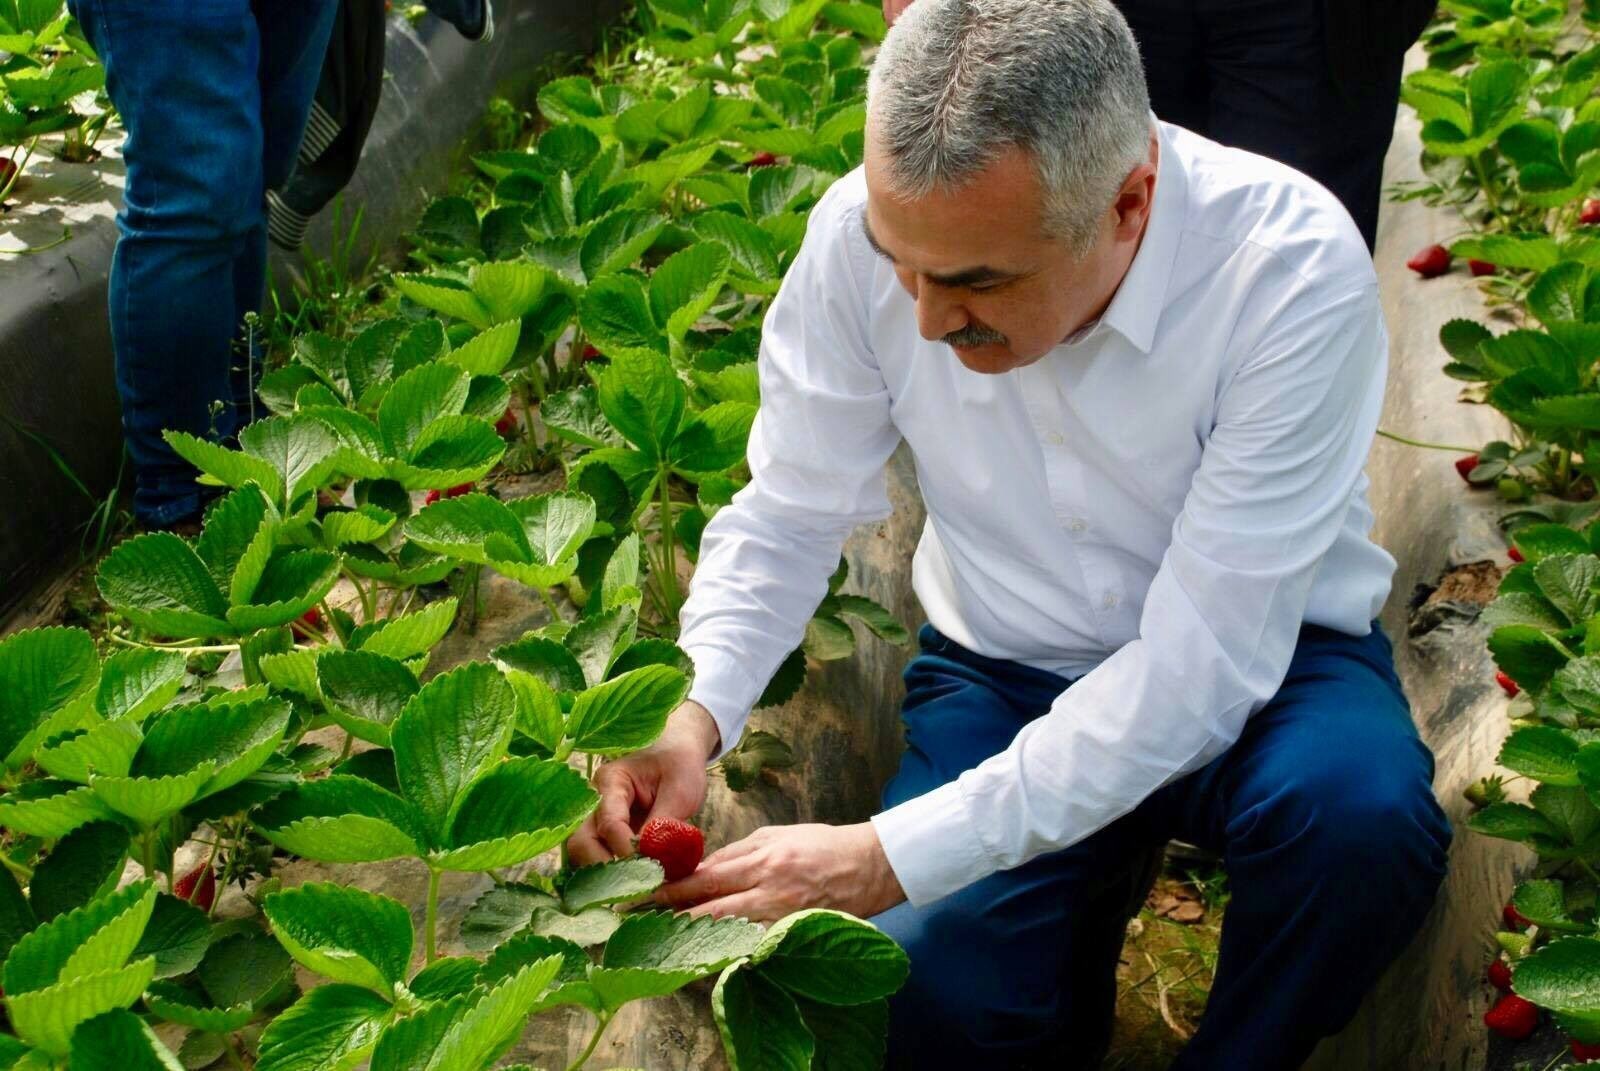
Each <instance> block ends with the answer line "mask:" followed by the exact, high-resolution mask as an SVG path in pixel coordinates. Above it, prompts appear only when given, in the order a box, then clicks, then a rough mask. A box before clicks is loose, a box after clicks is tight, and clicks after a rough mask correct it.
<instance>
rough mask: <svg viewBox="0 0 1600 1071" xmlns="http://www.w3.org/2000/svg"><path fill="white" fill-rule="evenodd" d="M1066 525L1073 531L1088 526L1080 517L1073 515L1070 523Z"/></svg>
mask: <svg viewBox="0 0 1600 1071" xmlns="http://www.w3.org/2000/svg"><path fill="white" fill-rule="evenodd" d="M1067 527H1068V528H1070V529H1072V530H1073V531H1074V532H1081V531H1083V530H1084V529H1086V528H1088V527H1089V526H1088V525H1087V524H1085V523H1083V518H1082V517H1074V518H1072V523H1071V524H1069V525H1067Z"/></svg>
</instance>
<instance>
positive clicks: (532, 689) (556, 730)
mask: <svg viewBox="0 0 1600 1071" xmlns="http://www.w3.org/2000/svg"><path fill="white" fill-rule="evenodd" d="M506 680H507V681H509V682H510V684H511V690H512V691H514V692H515V693H516V694H517V730H518V731H519V732H521V733H523V734H524V735H525V736H528V737H530V738H532V739H533V740H534V741H536V742H537V743H538V744H539V746H540V747H542V748H544V749H545V750H546V751H548V752H550V753H551V754H554V753H555V751H556V749H557V748H559V747H560V746H561V740H562V738H563V737H564V735H565V730H566V716H565V715H564V714H563V713H562V710H561V700H560V699H559V698H558V697H557V695H556V693H555V692H554V691H552V690H551V688H550V686H549V685H548V684H546V683H545V682H544V681H543V680H541V679H540V678H538V677H535V676H534V675H533V674H531V673H524V672H523V671H522V670H519V669H513V670H510V671H508V672H507V673H506Z"/></svg>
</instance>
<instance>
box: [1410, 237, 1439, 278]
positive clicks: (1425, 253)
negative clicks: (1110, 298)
mask: <svg viewBox="0 0 1600 1071" xmlns="http://www.w3.org/2000/svg"><path fill="white" fill-rule="evenodd" d="M1406 267H1408V268H1410V269H1411V270H1412V271H1414V272H1416V273H1417V274H1418V275H1420V276H1422V277H1423V278H1424V279H1432V278H1433V277H1434V276H1436V275H1443V274H1444V273H1445V272H1447V271H1449V270H1450V250H1448V249H1446V248H1445V247H1444V246H1442V245H1430V246H1428V248H1426V249H1423V250H1421V251H1419V252H1418V253H1417V255H1416V256H1414V257H1412V258H1411V259H1410V260H1408V261H1406Z"/></svg>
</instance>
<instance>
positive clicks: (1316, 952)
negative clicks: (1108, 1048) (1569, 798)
mask: <svg viewBox="0 0 1600 1071" xmlns="http://www.w3.org/2000/svg"><path fill="white" fill-rule="evenodd" d="M920 641H921V648H922V650H921V653H920V654H919V655H918V656H917V657H916V658H915V659H913V660H912V662H911V664H910V665H909V666H907V667H906V670H905V682H906V697H905V704H904V719H905V725H906V742H907V749H906V752H905V756H904V758H903V759H902V761H901V765H900V770H899V772H898V773H897V774H896V775H895V777H894V778H893V779H892V780H891V781H890V782H889V784H888V785H887V787H886V788H885V789H884V793H883V803H884V806H885V807H891V806H893V805H895V804H897V803H900V802H903V801H904V800H907V799H911V798H912V797H915V796H919V795H921V794H923V793H925V792H928V791H929V790H931V789H933V788H935V787H937V786H939V785H941V784H944V783H945V782H947V781H952V780H954V779H955V778H956V777H957V776H958V775H959V774H960V773H961V771H963V770H966V769H969V768H970V767H973V766H976V765H977V764H978V763H980V762H981V761H983V760H984V759H986V758H988V757H989V756H990V755H993V754H996V753H997V752H1000V751H1002V750H1004V749H1005V748H1006V747H1007V745H1009V744H1010V743H1011V741H1012V738H1013V737H1015V736H1016V734H1017V731H1018V730H1019V729H1021V728H1022V726H1024V725H1025V724H1027V723H1028V722H1029V721H1031V720H1032V719H1034V718H1037V717H1039V716H1041V715H1042V714H1044V713H1045V712H1046V711H1047V710H1048V709H1049V707H1050V704H1051V702H1052V701H1053V700H1054V699H1055V698H1056V696H1058V695H1059V694H1060V693H1061V692H1062V690H1063V689H1065V688H1067V687H1068V686H1069V685H1070V683H1071V682H1070V681H1068V680H1066V679H1065V678H1062V677H1058V676H1056V675H1055V674H1052V673H1048V672H1045V671H1043V670H1039V669H1034V668H1031V667H1028V666H1023V665H1020V664H1018V663H1015V662H1008V661H1003V660H999V659H993V658H986V657H983V656H982V655H978V654H974V653H973V652H971V651H968V650H966V649H965V648H963V647H961V646H959V645H958V644H956V643H954V642H953V641H951V640H949V639H948V638H946V637H945V636H943V635H941V634H940V633H938V632H937V631H936V630H934V629H933V628H932V627H930V626H924V627H923V629H922V632H921V635H920ZM1432 779H1433V756H1432V755H1431V754H1430V753H1429V751H1428V749H1427V748H1426V746H1424V745H1423V743H1422V741H1421V740H1420V739H1419V738H1418V736H1417V732H1416V728H1415V727H1414V726H1413V724H1412V721H1411V715H1410V711H1409V707H1408V705H1407V703H1406V700H1405V696H1404V695H1403V694H1402V692H1401V690H1400V682H1399V679H1398V678H1397V677H1396V676H1395V671H1394V663H1393V659H1392V657H1391V653H1390V648H1389V641H1388V639H1387V638H1386V637H1385V635H1384V634H1383V633H1382V632H1381V631H1379V630H1378V629H1377V628H1376V627H1374V629H1373V632H1372V633H1371V634H1370V635H1368V636H1365V637H1354V636H1349V635H1345V634H1343V633H1338V632H1333V631H1331V630H1328V629H1324V628H1318V627H1316V626H1307V627H1306V628H1305V629H1304V630H1303V631H1302V633H1301V636H1300V641H1299V646H1298V648H1297V650H1296V652H1295V656H1294V659H1293V661H1292V663H1291V665H1290V667H1289V672H1288V676H1287V678H1286V679H1285V681H1284V683H1283V686H1282V688H1281V689H1280V690H1279V692H1278V694H1277V696H1276V697H1275V698H1274V699H1273V701H1272V702H1271V703H1269V704H1268V705H1267V706H1265V707H1264V708H1263V709H1262V710H1260V711H1259V712H1257V713H1256V715H1255V716H1254V717H1252V718H1251V719H1250V720H1249V722H1248V723H1247V725H1246V728H1245V731H1244V733H1243V735H1242V736H1241V737H1240V739H1239V740H1238V741H1237V742H1236V743H1235V744H1234V745H1233V747H1231V748H1229V749H1228V751H1227V752H1226V753H1224V754H1223V755H1222V756H1221V757H1220V758H1218V759H1216V760H1215V761H1214V762H1212V763H1211V764H1210V765H1208V766H1205V767H1203V768H1202V769H1200V770H1198V771H1196V772H1195V773H1193V774H1190V775H1189V776H1187V777H1184V778H1181V779H1179V780H1177V781H1174V782H1172V783H1170V784H1168V785H1167V786H1166V787H1164V788H1162V789H1160V790H1158V791H1157V792H1156V793H1155V794H1153V795H1152V796H1150V797H1149V798H1147V799H1146V800H1145V802H1144V803H1143V804H1141V805H1140V806H1139V807H1138V808H1137V809H1135V810H1134V811H1133V812H1131V813H1130V814H1127V815H1125V816H1124V817H1122V818H1120V819H1118V820H1117V821H1115V822H1113V823H1112V824H1111V825H1109V826H1107V827H1105V828H1104V829H1102V830H1100V831H1099V832H1097V833H1095V834H1094V835H1092V836H1090V837H1089V838H1087V839H1085V840H1083V841H1081V842H1079V843H1078V844H1076V845H1074V846H1072V847H1070V848H1067V849H1065V850H1064V851H1060V852H1055V853H1052V854H1050V855H1046V856H1041V857H1039V858H1037V859H1034V860H1033V861H1031V862H1029V863H1027V864H1026V865H1024V866H1021V867H1018V868H1016V869H1014V870H1009V871H1003V872H1001V873H998V874H995V875H993V876H991V877H988V878H985V879H984V880H982V881H979V882H977V883H975V884H973V885H971V886H968V887H967V888H965V889H963V890H961V891H960V892H957V893H954V894H952V895H950V896H947V897H945V898H943V899H941V900H939V901H936V902H935V903H933V904H930V905H928V906H926V907H923V908H916V907H913V906H911V905H910V904H908V903H904V904H901V905H899V906H898V907H895V908H893V909H891V910H889V911H887V912H885V913H883V914H882V915H879V916H877V917H876V918H875V919H873V921H874V922H875V923H876V924H877V925H878V926H879V927H881V928H882V929H883V930H884V931H886V932H887V933H888V934H890V935H891V936H893V937H894V938H895V940H897V941H899V942H900V944H901V945H902V946H903V947H904V948H905V949H906V951H907V952H908V953H909V954H910V957H911V977H910V980H909V981H908V982H907V984H906V986H905V988H904V989H903V990H902V991H901V992H900V993H898V994H897V995H896V996H895V997H894V998H892V999H891V1001H890V1060H889V1066H890V1067H894V1068H900V1067H904V1068H918V1069H921V1071H935V1069H940V1068H952V1069H955V1068H960V1069H963V1071H966V1069H971V1068H980V1067H981V1068H1026V1067H1048V1068H1054V1069H1069V1068H1088V1067H1093V1066H1095V1064H1096V1063H1098V1061H1099V1058H1100V1054H1101V1053H1102V1052H1103V1051H1104V1048H1105V1045H1106V1043H1107V1040H1108V1038H1109V1037H1110V1031H1111V1023H1112V1014H1113V1009H1114V1004H1115V999H1116V981H1115V972H1116V965H1117V958H1118V954H1119V952H1120V950H1121V948H1122V943H1123V922H1124V920H1125V915H1124V914H1123V910H1124V908H1125V907H1126V905H1127V903H1128V898H1129V893H1130V889H1131V888H1132V887H1133V885H1134V883H1135V881H1136V880H1137V879H1136V877H1135V873H1134V872H1135V871H1136V870H1137V869H1138V868H1139V862H1140V861H1141V860H1143V859H1146V858H1148V851H1149V849H1150V847H1151V846H1152V845H1156V844H1160V843H1162V842H1164V841H1166V840H1167V839H1169V838H1174V837H1175V838H1180V839H1182V840H1186V841H1190V842H1191V843H1194V844H1197V845H1200V846H1202V847H1205V848H1209V849H1211V850H1213V851H1216V852H1218V853H1219V854H1221V855H1222V857H1223V860H1224V863H1225V866H1226V868H1227V873H1228V880H1229V887H1230V889H1231V891H1232V900H1231V901H1230V903H1229V905H1228V909H1227V914H1226V917H1225V920H1224V923H1223V928H1222V946H1221V950H1220V956H1219V959H1218V963H1217V971H1216V978H1215V980H1214V983H1213V985H1212V988H1211V995H1210V999H1209V1002H1208V1004H1207V1007H1206V1011H1205V1015H1204V1018H1203V1019H1202V1021H1201V1023H1200V1027H1199V1029H1198V1031H1197V1032H1196V1033H1195V1036H1194V1037H1193V1039H1191V1040H1190V1042H1189V1044H1188V1045H1187V1047H1186V1048H1185V1049H1184V1052H1183V1054H1182V1055H1181V1057H1180V1058H1179V1059H1178V1061H1177V1063H1176V1064H1175V1065H1174V1067H1176V1068H1181V1069H1184V1071H1196V1069H1200V1068H1207V1069H1217V1071H1221V1069H1224V1068H1225V1069H1227V1071H1252V1069H1258V1068H1259V1069H1261V1071H1269V1069H1270V1071H1289V1069H1292V1068H1295V1067H1299V1066H1300V1064H1301V1063H1302V1062H1303V1061H1304V1060H1305V1059H1306V1058H1307V1057H1308V1056H1309V1054H1310V1053H1311V1050H1312V1049H1313V1047H1315V1045H1316V1043H1317V1041H1318V1039H1320V1038H1322V1037H1325V1036H1327V1035H1329V1034H1332V1033H1335V1032H1336V1031H1338V1030H1339V1029H1340V1028H1341V1027H1342V1026H1344V1024H1345V1023H1347V1022H1348V1021H1349V1020H1350V1018H1351V1017H1352V1016H1353V1015H1354V1014H1355V1011H1356V1008H1357V1006H1358V1005H1359V1003H1360V1001H1361V998H1362V996H1363V994H1364V993H1365V992H1366V991H1367V990H1368V989H1369V988H1370V987H1371V986H1372V984H1373V983H1374V982H1375V981H1376V980H1377V978H1378V976H1379V975H1380V974H1381V973H1382V971H1383V969H1384V968H1385V967H1386V966H1387V965H1388V964H1389V962H1390V961H1391V960H1393V959H1394V957H1395V956H1396V955H1397V954H1399V952H1400V951H1401V949H1402V948H1403V947H1404V946H1405V945H1406V943H1407V941H1408V940H1409V939H1410V938H1411V936H1412V935H1413V933H1414V932H1415V931H1416V930H1417V929H1418V927H1419V926H1420V925H1421V923H1422V920H1423V918H1424V916H1425V915H1426V914H1427V912H1428V909H1429V906H1430V905H1431V904H1432V902H1433V898H1434V894H1435V892H1436V890H1437V889H1438V886H1439V882H1440V881H1441V879H1442V878H1443V876H1444V872H1445V853H1446V849H1447V848H1448V847H1449V844H1450V826H1449V823H1448V821H1447V820H1446V818H1445V816H1444V812H1443V811H1442V810H1441V809H1440V807H1439V804H1438V801H1437V800H1436V799H1435V797H1434V794H1433V789H1432V785H1431V782H1432Z"/></svg>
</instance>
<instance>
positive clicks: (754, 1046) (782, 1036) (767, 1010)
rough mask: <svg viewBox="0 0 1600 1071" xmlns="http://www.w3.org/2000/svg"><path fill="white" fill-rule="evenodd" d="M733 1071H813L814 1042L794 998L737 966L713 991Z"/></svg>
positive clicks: (715, 1011) (724, 974) (714, 1008)
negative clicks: (811, 1068) (811, 1070)
mask: <svg viewBox="0 0 1600 1071" xmlns="http://www.w3.org/2000/svg"><path fill="white" fill-rule="evenodd" d="M711 1012H712V1014H713V1015H714V1016H715V1017H716V1020H717V1031H718V1032H719V1033H720V1034H721V1035H722V1049H723V1052H724V1053H725V1054H726V1055H727V1057H728V1068H729V1071H810V1067H811V1057H812V1054H813V1053H814V1052H815V1050H816V1042H815V1040H814V1039H813V1038H812V1036H811V1031H810V1030H809V1029H807V1027H806V1024H805V1020H804V1019H802V1018H801V1017H800V1009H799V1007H798V1006H796V1004H795V1002H794V998H792V997H791V996H790V995H789V994H788V993H785V992H784V991H783V989H782V988H780V987H779V986H778V985H776V984H775V983H773V982H771V981H768V980H767V979H766V978H763V977H762V976H761V975H760V974H759V973H757V972H755V971H751V970H747V969H743V967H742V966H741V965H740V964H735V965H733V966H731V967H729V968H728V969H727V970H725V971H723V972H722V976H721V977H720V978H718V979H717V985H716V988H715V989H713V990H712V991H711Z"/></svg>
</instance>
